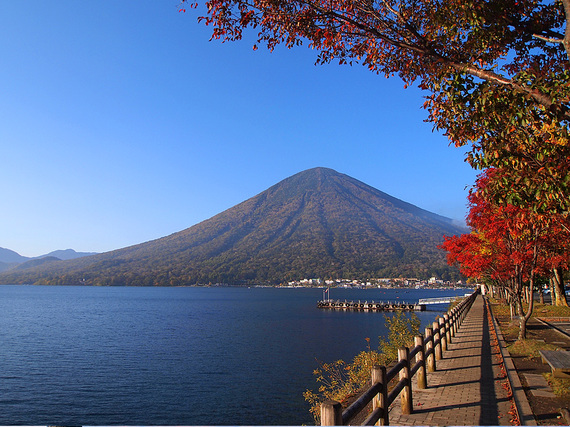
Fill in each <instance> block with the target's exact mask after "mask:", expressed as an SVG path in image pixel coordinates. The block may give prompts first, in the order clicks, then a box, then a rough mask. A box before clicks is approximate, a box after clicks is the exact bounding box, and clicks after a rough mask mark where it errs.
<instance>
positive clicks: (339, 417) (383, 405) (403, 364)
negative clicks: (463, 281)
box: [321, 290, 479, 426]
mask: <svg viewBox="0 0 570 427" xmlns="http://www.w3.org/2000/svg"><path fill="white" fill-rule="evenodd" d="M478 293H479V290H476V291H475V292H473V293H472V294H471V295H470V296H468V297H467V298H464V299H463V300H462V301H461V302H460V303H459V304H457V305H456V306H455V307H453V308H452V309H451V310H449V311H448V312H447V313H446V314H444V315H443V317H439V318H438V319H437V320H436V321H435V322H433V324H432V327H431V328H426V329H425V334H424V335H418V336H416V337H414V347H413V348H412V349H409V348H408V347H402V348H400V349H399V350H398V361H397V363H396V365H395V366H393V367H392V368H391V369H390V370H389V371H386V367H385V366H375V367H373V368H372V386H371V387H370V388H368V389H367V390H366V391H364V393H363V394H362V395H361V396H360V397H359V398H358V399H357V400H356V401H354V402H353V403H352V404H351V405H350V406H349V407H348V408H346V409H345V410H344V411H343V410H342V405H341V404H340V403H339V402H336V401H334V400H328V401H325V402H323V403H322V404H321V425H322V426H331V425H334V426H336V425H348V423H350V422H351V421H352V420H353V419H354V418H355V417H356V416H357V415H358V414H360V413H361V412H362V411H363V410H364V408H366V407H367V406H368V405H369V404H370V403H371V402H372V412H371V413H370V414H369V415H368V417H367V418H366V419H365V420H364V422H363V423H362V425H389V424H390V420H389V416H388V408H389V407H390V405H391V404H392V403H393V402H394V401H395V400H396V399H397V398H398V396H399V397H400V404H401V406H402V413H403V414H411V413H412V411H413V402H412V377H413V376H414V375H415V376H416V386H417V388H418V389H425V388H427V372H434V371H436V368H437V361H438V360H440V359H441V358H442V352H443V351H445V350H447V344H448V343H450V342H451V340H452V339H453V337H454V336H455V334H456V333H457V330H458V328H459V326H460V325H461V323H462V322H463V319H464V318H465V316H466V315H467V312H468V311H469V309H470V308H471V306H472V305H473V301H475V298H476V297H477V294H478ZM396 377H398V382H397V383H396V385H394V386H393V387H392V388H390V387H389V384H390V382H391V381H392V380H395V379H396Z"/></svg>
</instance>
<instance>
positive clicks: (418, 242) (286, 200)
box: [0, 168, 465, 286]
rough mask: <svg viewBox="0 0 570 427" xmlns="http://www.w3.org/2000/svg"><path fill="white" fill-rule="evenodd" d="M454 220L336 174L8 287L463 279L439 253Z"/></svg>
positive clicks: (313, 175) (12, 279)
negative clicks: (307, 280) (154, 238)
mask: <svg viewBox="0 0 570 427" xmlns="http://www.w3.org/2000/svg"><path fill="white" fill-rule="evenodd" d="M463 232H465V229H463V228H461V227H458V226H457V225H455V223H454V221H452V220H451V219H449V218H445V217H442V216H440V215H437V214H434V213H431V212H428V211H426V210H424V209H421V208H419V207H417V206H414V205H412V204H410V203H407V202H404V201H402V200H399V199H397V198H395V197H392V196H390V195H388V194H386V193H383V192H382V191H380V190H377V189H375V188H373V187H370V186H369V185H367V184H364V183H363V182H361V181H358V180H356V179H354V178H351V177H349V176H347V175H344V174H341V173H338V172H336V171H334V170H332V169H327V168H314V169H309V170H307V171H303V172H300V173H298V174H295V175H293V176H291V177H289V178H286V179H285V180H283V181H281V182H279V183H278V184H275V185H274V186H272V187H270V188H269V189H267V190H265V191H263V192H262V193H260V194H258V195H257V196H254V197H252V198H250V199H248V200H246V201H244V202H242V203H240V204H238V205H236V206H234V207H232V208H230V209H228V210H226V211H224V212H222V213H220V214H218V215H216V216H214V217H212V218H210V219H208V220H206V221H203V222H201V223H199V224H196V225H194V226H192V227H190V228H188V229H186V230H183V231H180V232H178V233H174V234H172V235H170V236H166V237H163V238H160V239H157V240H153V241H150V242H146V243H142V244H139V245H135V246H131V247H127V248H123V249H119V250H115V251H112V252H107V253H102V254H98V255H94V256H90V257H86V258H79V259H75V260H70V261H64V262H51V263H47V264H43V265H41V266H36V267H32V268H29V269H26V270H22V271H19V272H5V273H3V274H1V275H0V283H45V284H80V283H85V284H92V285H162V286H168V285H189V284H207V283H228V284H251V283H279V282H285V281H288V280H295V279H300V278H316V277H320V278H342V277H358V278H366V277H418V278H428V277H431V276H433V275H437V276H438V277H444V278H445V277H448V278H459V277H460V276H459V273H458V272H457V270H455V269H453V268H451V267H449V266H448V265H447V264H446V262H445V254H444V253H443V251H441V250H439V249H437V245H438V244H439V243H441V242H442V241H443V235H444V234H446V235H453V234H460V233H463Z"/></svg>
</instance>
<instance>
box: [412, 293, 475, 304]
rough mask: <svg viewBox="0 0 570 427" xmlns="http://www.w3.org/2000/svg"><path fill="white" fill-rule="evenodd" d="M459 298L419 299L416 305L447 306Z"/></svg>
mask: <svg viewBox="0 0 570 427" xmlns="http://www.w3.org/2000/svg"><path fill="white" fill-rule="evenodd" d="M466 296H468V295H466ZM457 298H461V297H440V298H421V299H420V300H419V301H418V304H422V305H430V304H449V303H450V302H452V301H454V300H456V299H457Z"/></svg>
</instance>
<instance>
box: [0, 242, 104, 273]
mask: <svg viewBox="0 0 570 427" xmlns="http://www.w3.org/2000/svg"><path fill="white" fill-rule="evenodd" d="M89 255H95V252H76V251H74V250H73V249H65V250H58V251H53V252H50V253H49V254H46V255H41V256H38V257H33V258H30V257H26V256H22V255H20V254H19V253H17V252H14V251H12V250H10V249H6V248H0V272H1V271H6V270H11V269H17V270H23V269H26V268H29V267H34V266H37V265H41V264H43V263H44V262H45V261H41V260H46V259H47V260H48V261H60V260H68V259H75V258H81V257H84V256H89ZM32 261H39V262H32Z"/></svg>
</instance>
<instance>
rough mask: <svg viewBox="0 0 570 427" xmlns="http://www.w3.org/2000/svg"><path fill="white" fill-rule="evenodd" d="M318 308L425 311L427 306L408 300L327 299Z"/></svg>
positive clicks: (319, 302) (320, 302) (318, 303)
mask: <svg viewBox="0 0 570 427" xmlns="http://www.w3.org/2000/svg"><path fill="white" fill-rule="evenodd" d="M317 308H323V309H334V310H366V311H425V309H426V306H425V305H422V304H418V303H407V302H382V301H370V302H369V301H347V300H344V301H340V300H332V299H326V300H321V301H318V302H317Z"/></svg>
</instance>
